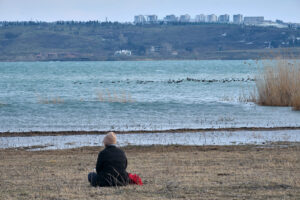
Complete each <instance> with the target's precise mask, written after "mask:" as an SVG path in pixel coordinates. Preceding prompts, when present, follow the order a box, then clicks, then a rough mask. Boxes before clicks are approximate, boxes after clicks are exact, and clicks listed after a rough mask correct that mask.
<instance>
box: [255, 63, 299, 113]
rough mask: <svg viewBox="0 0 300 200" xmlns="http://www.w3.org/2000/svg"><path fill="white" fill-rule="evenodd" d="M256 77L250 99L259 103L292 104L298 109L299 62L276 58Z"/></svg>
mask: <svg viewBox="0 0 300 200" xmlns="http://www.w3.org/2000/svg"><path fill="white" fill-rule="evenodd" d="M271 63H272V64H271V65H270V64H268V65H265V66H264V69H263V70H262V71H261V73H260V75H258V77H257V78H256V92H255V93H254V94H253V95H252V97H251V99H252V100H253V101H254V102H256V103H257V104H259V105H265V106H292V107H293V108H294V109H295V110H300V62H299V61H289V60H285V59H283V60H276V61H274V62H271Z"/></svg>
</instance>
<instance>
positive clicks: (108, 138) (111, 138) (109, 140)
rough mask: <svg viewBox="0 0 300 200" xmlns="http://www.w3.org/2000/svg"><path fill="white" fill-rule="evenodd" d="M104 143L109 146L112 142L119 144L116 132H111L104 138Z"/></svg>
mask: <svg viewBox="0 0 300 200" xmlns="http://www.w3.org/2000/svg"><path fill="white" fill-rule="evenodd" d="M103 144H104V146H109V145H112V144H117V136H116V134H115V133H114V132H109V133H107V135H106V136H105V137H104V138H103Z"/></svg>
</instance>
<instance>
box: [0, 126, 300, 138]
mask: <svg viewBox="0 0 300 200" xmlns="http://www.w3.org/2000/svg"><path fill="white" fill-rule="evenodd" d="M279 130H299V131H300V127H237V128H199V129H168V130H129V131H114V130H107V131H84V130H82V131H28V132H0V137H27V136H60V135H104V134H106V133H107V132H109V131H114V132H115V133H117V134H146V133H188V132H189V133H190V132H215V131H232V132H235V131H279Z"/></svg>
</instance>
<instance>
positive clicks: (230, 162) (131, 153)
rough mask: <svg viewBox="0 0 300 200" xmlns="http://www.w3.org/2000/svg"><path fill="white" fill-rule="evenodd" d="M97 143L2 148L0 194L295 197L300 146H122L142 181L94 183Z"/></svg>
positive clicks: (12, 196) (299, 180) (24, 196)
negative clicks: (90, 174) (64, 147)
mask: <svg viewBox="0 0 300 200" xmlns="http://www.w3.org/2000/svg"><path fill="white" fill-rule="evenodd" d="M102 148H103V147H83V148H77V149H68V150H52V151H28V150H30V149H2V150H0V158H1V162H0V175H1V179H0V185H1V187H0V199H8V200H9V199H25V200H27V199H28V200H29V199H61V200H62V199H299V198H300V159H299V158H300V144H299V143H277V144H272V145H270V146H267V147H266V146H255V145H244V146H189V147H188V146H148V147H134V146H128V147H124V148H123V149H124V150H125V152H126V154H127V157H128V160H129V165H128V172H132V173H137V174H139V175H140V176H141V178H142V179H143V181H144V186H135V185H131V186H127V187H119V188H93V187H91V186H90V185H89V184H88V182H87V173H88V172H90V171H92V170H93V168H94V167H95V162H96V158H97V154H98V152H99V151H100V150H102Z"/></svg>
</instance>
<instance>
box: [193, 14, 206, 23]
mask: <svg viewBox="0 0 300 200" xmlns="http://www.w3.org/2000/svg"><path fill="white" fill-rule="evenodd" d="M205 19H206V16H205V15H203V14H201V15H196V17H195V22H205Z"/></svg>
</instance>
